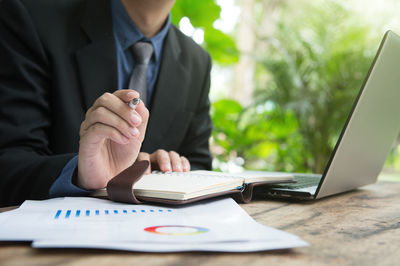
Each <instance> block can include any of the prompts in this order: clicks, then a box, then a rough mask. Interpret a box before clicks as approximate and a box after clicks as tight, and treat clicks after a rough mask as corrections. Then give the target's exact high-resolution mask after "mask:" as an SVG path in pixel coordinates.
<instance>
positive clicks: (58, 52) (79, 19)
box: [0, 0, 211, 205]
mask: <svg viewBox="0 0 400 266" xmlns="http://www.w3.org/2000/svg"><path fill="white" fill-rule="evenodd" d="M210 68H211V60H210V57H209V55H208V54H207V53H206V52H205V51H204V50H203V49H202V48H201V47H199V46H198V45H197V44H195V43H194V42H193V41H192V40H191V39H190V38H188V37H186V36H184V35H183V34H182V33H181V32H180V31H179V30H178V29H177V28H175V27H174V26H172V27H171V28H170V30H169V32H168V34H167V36H166V39H165V44H164V52H163V59H162V63H161V66H160V71H159V75H158V78H157V82H156V85H155V92H154V95H153V100H152V105H151V106H152V108H151V110H150V119H149V123H148V128H147V133H146V137H145V141H144V143H143V145H142V151H145V152H149V153H151V152H154V151H155V150H156V149H165V150H175V151H177V152H178V153H179V154H181V155H184V156H186V157H187V158H188V159H189V160H190V162H191V165H192V169H210V168H211V155H210V152H209V146H208V139H209V136H210V132H211V120H210V116H209V99H208V93H209V86H210ZM115 88H117V62H116V51H115V42H114V38H113V33H112V23H111V13H110V3H109V0H3V1H1V2H0V117H1V119H0V170H1V173H0V205H5V204H18V203H20V202H21V201H23V200H25V199H43V198H46V197H48V191H49V188H50V187H51V185H52V184H53V182H54V181H55V179H56V178H57V177H58V176H59V175H60V172H61V170H62V169H63V168H64V166H65V164H66V163H67V162H68V161H69V160H70V159H71V158H72V157H73V156H75V155H76V154H77V152H78V147H79V128H80V124H81V122H82V121H83V120H84V116H85V113H86V111H87V109H88V108H89V107H90V106H91V105H92V104H93V103H94V101H95V99H97V98H98V97H99V96H101V95H102V94H103V93H105V92H113V91H114V90H115Z"/></svg>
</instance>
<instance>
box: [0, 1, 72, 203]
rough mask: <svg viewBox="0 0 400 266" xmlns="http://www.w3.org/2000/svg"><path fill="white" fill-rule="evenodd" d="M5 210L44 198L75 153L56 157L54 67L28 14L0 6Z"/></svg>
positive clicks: (13, 4) (0, 196) (0, 162)
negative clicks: (53, 142)
mask: <svg viewBox="0 0 400 266" xmlns="http://www.w3.org/2000/svg"><path fill="white" fill-rule="evenodd" d="M0 36H1V38H0V58H1V59H0V95H1V97H0V117H1V119H0V170H1V175H0V206H1V205H3V206H5V205H12V204H20V203H21V202H22V201H24V200H25V199H44V198H47V197H48V194H49V189H50V187H51V185H52V184H53V182H54V181H55V180H56V178H57V177H58V176H59V175H60V173H61V170H62V169H63V167H64V166H65V165H66V164H67V163H68V161H70V160H71V159H72V158H73V157H74V156H75V155H76V154H53V152H52V151H51V148H50V144H49V134H50V133H49V132H50V127H51V104H50V101H49V99H50V92H51V72H50V71H51V64H50V62H49V60H48V57H47V55H46V52H45V49H44V47H43V45H42V43H41V41H40V37H39V34H38V33H37V31H36V29H35V27H34V23H33V21H32V20H31V18H30V15H29V13H28V11H27V10H26V9H25V7H24V6H23V4H22V3H21V2H20V1H18V0H11V1H9V0H3V1H1V2H0Z"/></svg>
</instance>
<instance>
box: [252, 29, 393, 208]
mask: <svg viewBox="0 0 400 266" xmlns="http://www.w3.org/2000/svg"><path fill="white" fill-rule="evenodd" d="M399 132H400V37H399V36H398V35H396V34H395V33H394V32H392V31H388V32H386V34H385V36H384V38H383V40H382V42H381V44H380V47H379V49H378V52H377V54H376V56H375V59H374V61H373V63H372V66H371V68H370V70H369V72H368V74H367V77H366V79H365V81H364V84H363V85H362V87H361V89H360V92H359V94H358V96H357V98H356V100H355V102H354V105H353V108H352V110H351V112H350V114H349V116H348V118H347V121H346V123H345V125H344V127H343V129H342V132H341V134H340V137H339V139H338V141H337V143H336V145H335V148H334V150H333V152H332V154H331V157H330V159H329V161H328V163H327V165H326V168H325V170H324V173H323V174H322V175H307V174H294V175H295V180H296V181H297V183H295V184H286V185H278V186H272V187H269V188H267V189H266V188H265V187H264V188H260V189H261V191H260V190H259V191H258V193H262V195H265V194H266V195H267V196H268V197H278V198H298V199H309V200H314V199H319V198H323V197H326V196H330V195H334V194H338V193H342V192H345V191H349V190H352V189H355V188H358V187H361V186H364V185H368V184H371V183H375V182H376V180H377V177H378V175H379V173H380V171H381V170H382V167H383V165H384V163H385V161H386V157H387V156H388V154H389V152H390V150H391V148H392V147H393V144H394V141H395V139H396V138H397V136H398V135H399Z"/></svg>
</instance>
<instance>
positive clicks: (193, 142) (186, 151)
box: [180, 54, 212, 170]
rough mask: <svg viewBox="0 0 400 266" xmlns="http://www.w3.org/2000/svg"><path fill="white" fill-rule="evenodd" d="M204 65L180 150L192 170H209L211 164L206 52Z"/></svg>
mask: <svg viewBox="0 0 400 266" xmlns="http://www.w3.org/2000/svg"><path fill="white" fill-rule="evenodd" d="M206 66H207V67H206V71H205V75H204V79H203V84H202V87H201V88H202V89H201V93H200V98H199V104H198V107H197V110H196V112H195V115H194V118H193V119H192V121H191V124H190V127H189V130H188V133H187V134H186V137H185V139H184V141H183V145H182V150H181V151H180V154H181V155H184V156H185V157H187V158H188V159H189V161H190V165H191V169H192V170H211V166H212V156H211V153H210V147H209V139H210V136H211V131H212V121H211V117H210V100H209V96H208V94H209V92H210V72H211V58H210V56H209V55H208V54H207V64H206Z"/></svg>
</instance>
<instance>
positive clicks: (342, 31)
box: [256, 1, 378, 173]
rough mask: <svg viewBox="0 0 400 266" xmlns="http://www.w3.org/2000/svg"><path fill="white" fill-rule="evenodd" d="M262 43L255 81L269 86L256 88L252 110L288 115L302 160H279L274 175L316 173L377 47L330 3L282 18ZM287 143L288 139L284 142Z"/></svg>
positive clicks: (343, 11) (345, 13) (362, 29)
mask: <svg viewBox="0 0 400 266" xmlns="http://www.w3.org/2000/svg"><path fill="white" fill-rule="evenodd" d="M301 3H302V4H304V2H303V1H301ZM284 14H285V13H284ZM264 42H266V43H267V44H268V47H269V49H268V51H267V52H266V53H265V54H264V56H263V57H262V58H260V57H259V58H258V65H257V75H258V79H257V80H265V76H267V77H269V81H268V82H267V83H260V82H259V83H258V84H257V85H258V88H257V101H256V102H257V103H256V104H258V105H259V104H262V103H265V102H272V103H273V110H274V111H276V112H281V113H287V112H291V113H292V114H293V115H294V117H295V119H296V121H297V124H298V130H299V133H300V135H301V139H300V141H301V143H299V145H298V146H297V148H298V150H297V151H296V152H293V153H294V154H302V156H301V158H300V160H292V161H294V162H295V164H294V165H291V163H292V162H290V163H285V160H286V159H285V158H284V157H278V158H277V161H276V163H277V165H278V166H277V167H276V168H275V170H288V169H294V170H295V171H298V170H304V169H306V170H307V171H312V172H316V173H321V171H322V170H323V169H324V168H325V164H326V162H327V161H328V159H329V156H330V154H331V152H332V150H333V146H334V144H335V143H336V140H337V138H338V136H339V134H340V130H341V129H342V127H343V125H344V123H345V119H346V117H347V115H348V113H349V111H350V109H351V106H352V104H353V101H354V99H355V97H356V94H357V93H358V90H359V88H360V87H361V85H362V81H363V79H364V77H365V76H366V73H367V70H368V67H369V65H370V63H371V61H372V55H373V53H374V50H375V49H376V47H375V46H376V45H377V43H378V42H377V41H373V42H371V40H370V38H369V34H368V27H367V26H362V24H361V23H359V21H355V20H354V16H352V15H351V14H350V13H349V11H347V10H346V9H345V8H344V7H343V6H341V5H339V4H337V3H336V2H333V1H325V3H324V5H323V6H322V5H311V6H310V5H308V6H306V5H302V13H295V14H294V12H287V13H286V16H285V15H283V16H282V18H281V22H280V24H279V27H278V29H277V32H276V34H275V38H273V39H272V38H271V39H266V40H264ZM371 46H372V47H374V48H373V49H371ZM270 123H271V126H273V125H272V124H273V123H275V122H274V121H270ZM275 126H276V127H278V126H280V125H279V124H276V125H275ZM290 138H291V135H290V134H288V135H287V137H286V141H287V142H290V141H291V139H290ZM278 153H279V151H278ZM285 156H286V155H285Z"/></svg>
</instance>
